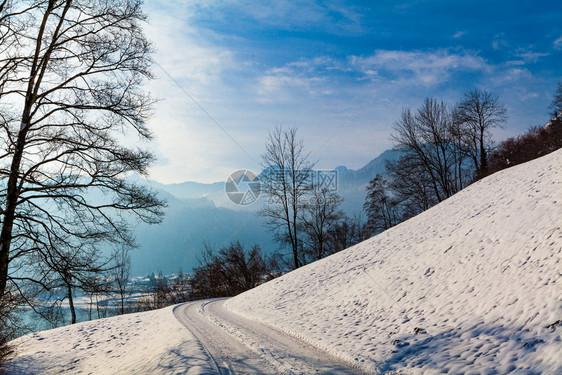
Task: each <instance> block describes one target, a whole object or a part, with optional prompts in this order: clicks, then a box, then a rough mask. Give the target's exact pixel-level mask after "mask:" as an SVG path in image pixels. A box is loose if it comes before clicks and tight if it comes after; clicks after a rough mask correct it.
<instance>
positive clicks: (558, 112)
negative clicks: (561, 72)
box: [550, 82, 562, 121]
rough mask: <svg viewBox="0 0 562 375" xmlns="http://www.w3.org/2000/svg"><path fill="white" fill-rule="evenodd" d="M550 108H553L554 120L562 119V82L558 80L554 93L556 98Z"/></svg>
mask: <svg viewBox="0 0 562 375" xmlns="http://www.w3.org/2000/svg"><path fill="white" fill-rule="evenodd" d="M550 109H552V118H553V119H554V120H558V121H561V118H562V82H558V86H557V88H556V92H555V93H554V98H553V99H552V103H551V104H550Z"/></svg>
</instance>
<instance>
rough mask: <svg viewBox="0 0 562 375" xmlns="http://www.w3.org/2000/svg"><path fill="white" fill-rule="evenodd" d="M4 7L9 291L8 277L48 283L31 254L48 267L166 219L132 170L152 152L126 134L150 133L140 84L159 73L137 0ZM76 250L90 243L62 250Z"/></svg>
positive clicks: (2, 99) (2, 277) (1, 163)
mask: <svg viewBox="0 0 562 375" xmlns="http://www.w3.org/2000/svg"><path fill="white" fill-rule="evenodd" d="M0 6H1V7H2V8H3V9H2V10H3V12H2V17H3V18H2V24H0V29H1V31H0V36H1V38H2V47H1V49H0V51H1V52H2V58H1V60H0V63H1V65H0V69H1V70H0V79H1V82H0V89H1V90H0V104H1V105H4V106H5V107H6V106H7V107H11V108H13V110H12V111H11V112H9V113H8V114H3V115H2V117H1V118H0V121H1V123H0V132H1V133H2V135H1V138H0V139H2V145H1V147H2V151H1V154H0V179H1V181H2V183H3V184H4V187H2V188H0V201H1V206H2V207H3V208H2V209H1V211H0V215H1V221H2V224H1V232H0V295H2V294H3V293H4V291H5V290H6V285H7V283H8V281H11V282H12V283H14V284H17V283H18V282H20V281H23V280H26V281H29V280H31V281H32V282H34V283H36V284H38V285H41V286H45V287H46V286H47V285H45V284H43V280H41V279H37V278H32V274H30V273H23V272H21V271H22V270H23V271H25V270H27V271H29V267H28V266H27V264H28V263H30V260H32V262H31V263H37V262H42V263H43V265H44V266H47V267H48V266H51V265H53V264H54V263H55V262H54V260H53V259H56V258H57V257H59V256H60V258H61V259H60V260H61V261H62V259H63V258H64V257H65V256H70V255H71V254H75V255H78V254H80V257H83V256H84V255H87V254H96V256H98V254H100V253H99V251H98V250H100V249H101V247H102V246H121V245H122V244H125V245H127V246H130V245H132V244H133V240H132V238H131V235H130V231H129V227H128V221H129V220H130V219H131V217H133V216H134V217H137V218H138V219H140V220H142V221H145V222H149V223H155V222H158V221H159V220H160V217H161V215H162V206H163V202H162V201H161V200H160V199H158V198H157V197H156V195H155V194H154V193H152V192H150V191H148V190H146V188H144V187H142V186H138V185H135V184H134V183H131V182H129V181H128V180H126V179H125V177H126V176H127V174H128V173H130V172H137V173H140V174H146V171H147V167H148V166H149V165H150V163H151V162H152V161H153V156H152V154H151V153H150V152H148V151H146V150H143V149H140V148H137V147H136V146H135V147H127V146H125V144H124V141H125V140H126V139H127V144H134V143H135V142H131V141H129V139H134V137H136V138H138V139H139V140H140V141H141V142H142V141H148V140H150V139H151V134H150V132H149V130H148V128H147V127H146V124H145V120H146V118H147V116H148V114H149V111H150V106H151V104H152V100H151V99H150V98H149V97H148V96H147V95H146V94H144V93H143V92H142V90H141V86H142V84H143V83H144V82H145V80H146V79H148V78H150V77H151V74H150V72H149V67H150V62H151V61H150V52H151V47H150V44H149V43H148V41H147V40H146V39H145V37H144V35H143V33H142V29H141V26H140V22H142V21H143V20H144V19H145V16H144V14H143V13H142V10H141V0H42V1H41V0H22V1H17V2H15V1H14V2H11V1H2V0H0ZM12 25H15V26H12ZM16 26H17V27H16ZM16 113H17V115H16ZM131 137H133V138H131ZM136 143H137V144H138V142H136ZM56 249H59V250H60V253H59V254H57V255H56V256H55V257H53V252H54V251H56ZM68 249H76V250H78V249H82V250H84V249H88V251H87V252H83V251H79V252H78V253H72V252H70V253H66V255H65V252H66V251H67V250H68ZM72 256H74V255H72ZM49 258H51V260H49ZM16 270H17V272H16Z"/></svg>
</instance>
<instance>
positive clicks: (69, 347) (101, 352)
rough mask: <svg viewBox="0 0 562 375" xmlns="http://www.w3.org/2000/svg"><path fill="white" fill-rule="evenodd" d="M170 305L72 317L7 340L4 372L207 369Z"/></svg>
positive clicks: (191, 371) (202, 355) (181, 371)
mask: <svg viewBox="0 0 562 375" xmlns="http://www.w3.org/2000/svg"><path fill="white" fill-rule="evenodd" d="M172 310H173V307H168V308H165V309H161V310H155V311H149V312H142V313H135V314H128V315H122V316H117V317H112V318H106V319H100V320H94V321H90V322H84V323H78V324H75V325H72V326H66V327H61V328H56V329H52V330H49V331H42V332H38V333H33V334H30V335H27V336H23V337H20V338H18V339H16V340H14V341H12V342H11V344H13V345H14V346H15V349H16V356H15V358H13V359H12V360H10V361H9V362H8V368H7V370H8V371H7V372H8V373H9V374H60V373H64V374H78V373H87V374H89V373H91V374H96V375H98V374H189V375H195V374H212V373H214V372H213V368H212V367H210V365H209V363H210V360H209V358H208V356H207V354H206V352H205V351H204V350H203V348H202V347H201V345H200V344H199V343H198V341H197V340H196V339H195V337H194V336H193V335H192V334H191V333H190V332H189V331H188V330H187V329H186V328H185V327H184V326H182V325H181V324H180V323H179V322H178V321H177V319H176V318H175V316H174V314H173V311H172Z"/></svg>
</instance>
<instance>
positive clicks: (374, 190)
mask: <svg viewBox="0 0 562 375" xmlns="http://www.w3.org/2000/svg"><path fill="white" fill-rule="evenodd" d="M364 209H365V212H366V214H367V218H368V221H367V224H368V225H369V227H370V228H371V229H372V231H373V233H375V234H376V233H380V232H383V231H385V230H387V229H389V228H391V227H393V226H395V225H396V224H398V223H399V222H400V219H401V213H400V202H399V201H398V199H396V197H394V196H393V195H392V192H391V191H390V189H389V186H388V181H387V180H386V179H385V178H384V177H382V176H381V175H379V174H377V176H376V177H375V178H374V179H373V180H371V181H370V182H369V185H368V186H367V197H366V198H365V205H364Z"/></svg>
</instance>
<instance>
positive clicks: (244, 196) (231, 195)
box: [224, 169, 260, 206]
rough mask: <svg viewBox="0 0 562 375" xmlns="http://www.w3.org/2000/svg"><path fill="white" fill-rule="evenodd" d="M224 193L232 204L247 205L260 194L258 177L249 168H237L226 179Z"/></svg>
mask: <svg viewBox="0 0 562 375" xmlns="http://www.w3.org/2000/svg"><path fill="white" fill-rule="evenodd" d="M224 189H225V191H226V195H227V196H228V199H230V200H231V201H232V202H233V203H234V204H238V205H240V206H248V205H250V204H252V203H254V202H255V201H256V200H257V199H258V197H259V196H260V179H259V178H258V176H257V175H256V174H255V173H254V172H252V171H249V170H245V169H244V170H239V171H236V172H234V173H232V174H231V175H230V176H228V178H227V179H226V183H225V185H224Z"/></svg>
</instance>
